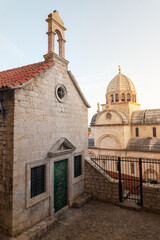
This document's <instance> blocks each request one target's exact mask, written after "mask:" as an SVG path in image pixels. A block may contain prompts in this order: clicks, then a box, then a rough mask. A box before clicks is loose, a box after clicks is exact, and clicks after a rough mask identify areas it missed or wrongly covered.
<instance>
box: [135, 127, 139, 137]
mask: <svg viewBox="0 0 160 240" xmlns="http://www.w3.org/2000/svg"><path fill="white" fill-rule="evenodd" d="M136 137H139V128H136Z"/></svg>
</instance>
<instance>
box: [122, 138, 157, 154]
mask: <svg viewBox="0 0 160 240" xmlns="http://www.w3.org/2000/svg"><path fill="white" fill-rule="evenodd" d="M126 149H127V150H130V151H142V152H160V139H156V138H151V137H147V138H132V139H130V140H129V142H128V145H127V148H126Z"/></svg>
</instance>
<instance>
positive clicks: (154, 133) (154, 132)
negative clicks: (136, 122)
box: [153, 127, 156, 137]
mask: <svg viewBox="0 0 160 240" xmlns="http://www.w3.org/2000/svg"><path fill="white" fill-rule="evenodd" d="M153 137H156V128H155V127H154V128H153Z"/></svg>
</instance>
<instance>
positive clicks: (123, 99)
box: [122, 93, 125, 102]
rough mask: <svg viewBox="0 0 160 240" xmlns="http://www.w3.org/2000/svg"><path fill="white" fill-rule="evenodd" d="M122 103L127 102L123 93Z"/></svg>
mask: <svg viewBox="0 0 160 240" xmlns="http://www.w3.org/2000/svg"><path fill="white" fill-rule="evenodd" d="M122 101H123V102H125V94H124V93H122Z"/></svg>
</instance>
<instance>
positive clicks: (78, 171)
mask: <svg viewBox="0 0 160 240" xmlns="http://www.w3.org/2000/svg"><path fill="white" fill-rule="evenodd" d="M80 175H82V155H79V156H75V157H74V177H75V178H76V177H78V176H80Z"/></svg>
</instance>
